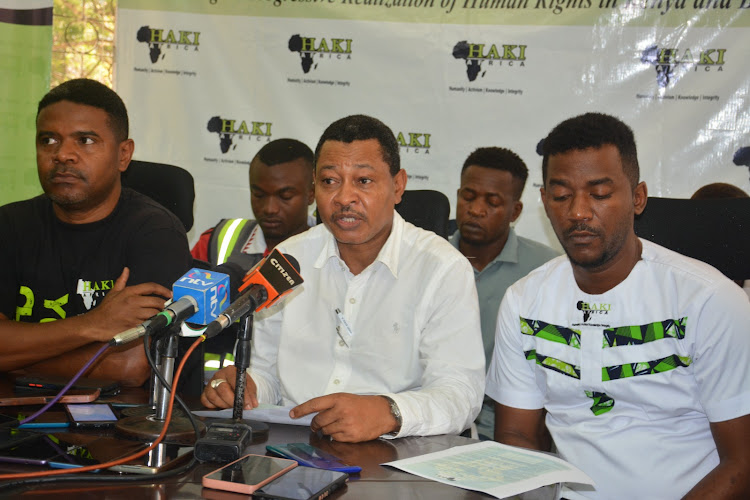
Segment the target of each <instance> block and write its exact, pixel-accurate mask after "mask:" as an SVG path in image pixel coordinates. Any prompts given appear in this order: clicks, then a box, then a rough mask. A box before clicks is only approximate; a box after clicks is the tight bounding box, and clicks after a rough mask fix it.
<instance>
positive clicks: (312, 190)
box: [307, 180, 315, 206]
mask: <svg viewBox="0 0 750 500" xmlns="http://www.w3.org/2000/svg"><path fill="white" fill-rule="evenodd" d="M314 201H315V180H313V181H312V182H311V183H310V189H309V190H308V192H307V206H310V205H312V204H313V202H314Z"/></svg>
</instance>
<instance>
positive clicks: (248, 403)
mask: <svg viewBox="0 0 750 500" xmlns="http://www.w3.org/2000/svg"><path fill="white" fill-rule="evenodd" d="M245 377H247V378H246V380H245V394H244V396H245V405H244V407H245V409H246V410H252V409H253V408H256V407H257V406H258V398H257V392H258V390H257V386H256V385H255V382H254V381H253V379H252V377H250V375H247V374H245ZM221 380H223V381H224V382H219V381H221ZM236 380H237V369H236V368H235V367H234V366H228V367H226V368H222V369H221V370H219V371H217V372H216V373H215V374H214V376H213V377H212V379H211V382H212V383H209V384H208V385H206V387H205V389H204V390H203V394H201V403H202V404H203V406H205V407H206V408H231V407H233V406H234V387H235V383H236ZM312 413H317V415H315V417H313V420H312V423H311V424H310V429H311V430H312V431H313V432H318V431H320V432H321V433H322V434H325V435H327V436H329V437H330V438H331V439H332V440H334V441H340V442H349V443H356V442H360V441H370V440H372V439H377V438H378V437H380V436H382V435H383V434H387V433H389V432H392V431H394V430H395V429H396V427H397V425H398V423H397V422H396V419H395V418H394V417H393V415H391V408H390V405H389V403H388V400H386V399H385V398H384V397H382V396H359V395H356V394H349V393H344V392H339V393H336V394H329V395H327V396H320V397H317V398H313V399H310V400H309V401H306V402H304V403H302V404H300V405H298V406H295V407H294V408H292V409H291V411H290V412H289V416H290V417H291V418H301V417H304V416H305V415H310V414H312Z"/></svg>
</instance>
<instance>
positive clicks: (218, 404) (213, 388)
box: [201, 366, 258, 410]
mask: <svg viewBox="0 0 750 500" xmlns="http://www.w3.org/2000/svg"><path fill="white" fill-rule="evenodd" d="M245 377H246V378H245V394H244V396H245V398H244V399H245V409H246V410H252V409H253V408H256V407H257V406H258V396H257V394H258V388H257V386H256V385H255V381H254V380H253V379H252V377H251V376H250V375H248V374H247V373H245ZM219 380H223V381H224V382H218V381H219ZM236 382H237V368H236V367H234V366H227V367H226V368H222V369H221V370H219V371H217V372H216V373H214V376H213V377H212V378H211V382H209V383H208V385H206V387H205V388H204V389H203V394H201V404H202V405H203V406H205V407H206V408H232V407H234V386H235V384H236Z"/></svg>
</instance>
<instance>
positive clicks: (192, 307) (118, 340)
mask: <svg viewBox="0 0 750 500" xmlns="http://www.w3.org/2000/svg"><path fill="white" fill-rule="evenodd" d="M196 311H198V301H197V300H195V298H194V297H191V296H189V295H186V296H184V297H182V298H181V299H179V300H178V301H176V302H172V303H171V304H169V305H168V306H167V307H165V308H164V310H163V311H162V312H160V313H159V314H157V315H155V316H152V317H151V318H149V319H147V320H146V321H144V322H143V323H141V324H140V325H138V326H136V327H135V328H131V329H130V330H125V331H124V332H122V333H118V334H117V335H115V336H114V337H113V338H112V340H110V341H109V345H111V346H118V345H122V344H127V343H128V342H132V341H133V340H136V339H139V338H141V337H143V336H144V335H146V333H147V332H148V333H149V334H150V333H153V332H156V331H159V330H161V329H162V328H164V327H167V326H169V325H171V324H172V323H175V322H180V321H184V320H186V319H187V318H189V317H190V316H192V315H193V314H195V313H196Z"/></svg>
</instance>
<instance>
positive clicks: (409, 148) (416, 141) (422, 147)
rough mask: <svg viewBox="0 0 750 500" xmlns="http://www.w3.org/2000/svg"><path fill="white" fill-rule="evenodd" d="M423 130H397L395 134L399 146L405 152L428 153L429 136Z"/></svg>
mask: <svg viewBox="0 0 750 500" xmlns="http://www.w3.org/2000/svg"><path fill="white" fill-rule="evenodd" d="M431 135H432V134H425V133H424V132H406V133H404V132H399V133H398V135H396V141H398V145H399V147H401V149H402V150H403V151H404V152H405V153H420V152H422V153H424V154H426V155H428V154H430V136H431Z"/></svg>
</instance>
